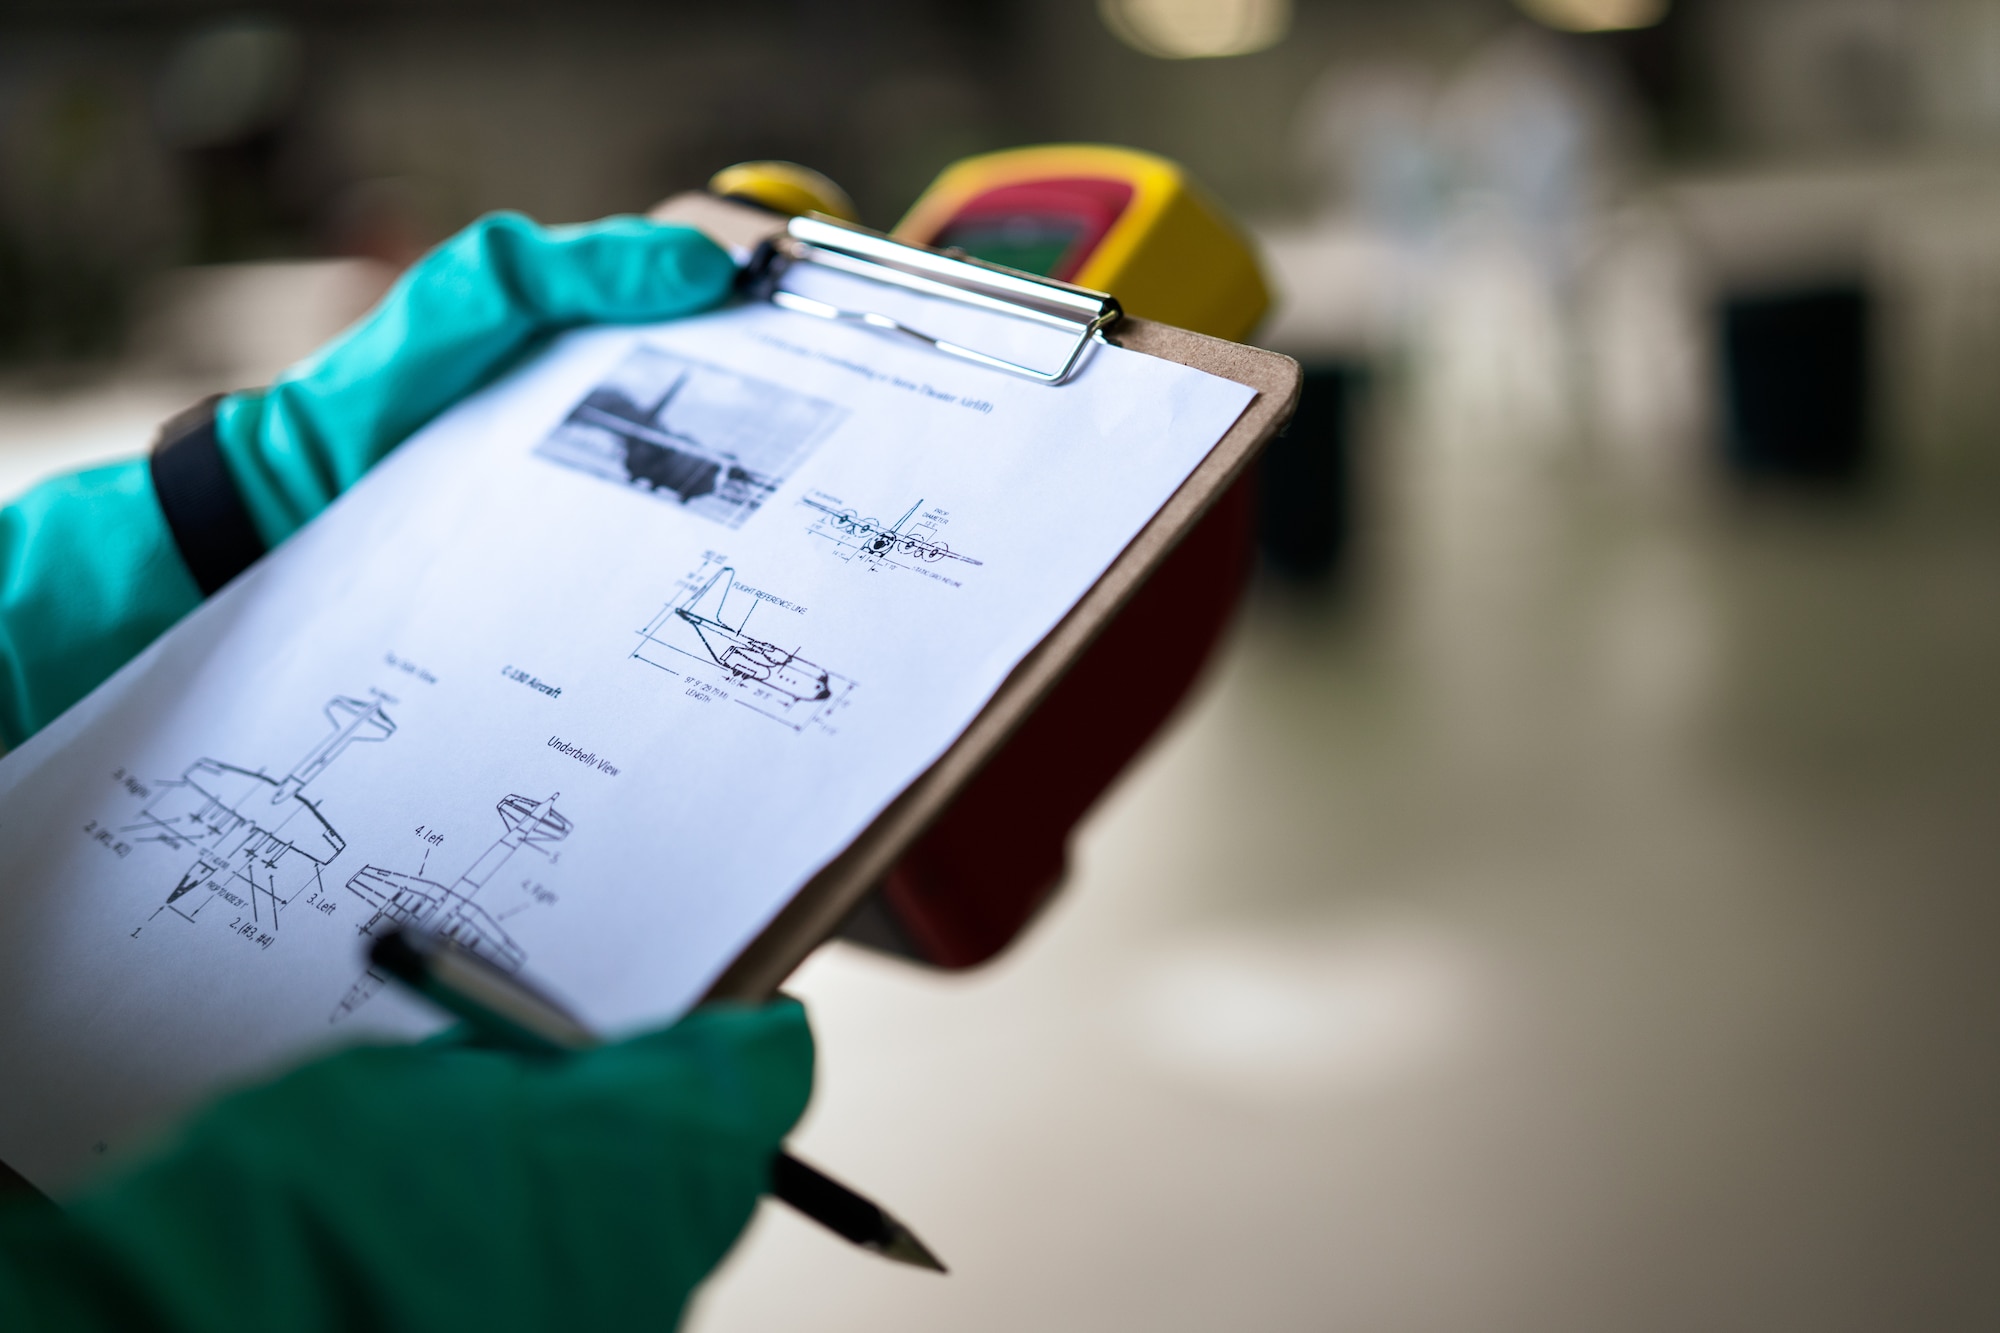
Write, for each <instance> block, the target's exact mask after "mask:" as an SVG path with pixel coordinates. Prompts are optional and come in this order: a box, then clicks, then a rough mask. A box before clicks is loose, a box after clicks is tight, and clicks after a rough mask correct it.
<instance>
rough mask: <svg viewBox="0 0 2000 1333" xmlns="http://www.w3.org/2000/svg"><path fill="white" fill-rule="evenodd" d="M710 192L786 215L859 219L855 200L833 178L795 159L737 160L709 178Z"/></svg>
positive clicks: (848, 220)
mask: <svg viewBox="0 0 2000 1333" xmlns="http://www.w3.org/2000/svg"><path fill="white" fill-rule="evenodd" d="M708 192H709V193H710V194H714V195H720V196H721V197H722V198H724V199H741V200H743V201H744V202H746V203H752V204H755V205H757V206H758V207H759V208H767V209H769V210H770V211H771V212H773V213H782V214H784V215H785V216H786V217H797V216H798V215H799V214H801V213H824V214H826V215H827V216H828V217H833V218H839V219H840V220H841V221H842V222H859V221H860V220H861V215H860V214H859V213H857V212H855V210H854V201H853V200H852V199H849V198H848V197H847V191H845V190H843V189H841V188H840V187H839V186H838V185H836V184H834V183H833V181H832V180H831V179H829V178H828V177H826V176H824V175H822V174H820V173H819V172H817V171H814V170H813V169H812V168H811V167H802V166H800V165H799V164H798V163H796V162H776V161H768V162H738V163H737V164H736V165H735V166H733V167H724V168H723V169H722V170H720V171H718V172H716V173H715V174H714V175H713V176H711V177H709V179H708Z"/></svg>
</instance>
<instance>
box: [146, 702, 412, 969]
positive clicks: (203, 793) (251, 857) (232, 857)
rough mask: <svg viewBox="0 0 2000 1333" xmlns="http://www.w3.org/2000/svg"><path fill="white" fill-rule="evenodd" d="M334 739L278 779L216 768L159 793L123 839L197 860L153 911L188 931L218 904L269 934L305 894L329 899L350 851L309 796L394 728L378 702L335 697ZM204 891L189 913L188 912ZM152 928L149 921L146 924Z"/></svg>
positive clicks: (205, 765)
mask: <svg viewBox="0 0 2000 1333" xmlns="http://www.w3.org/2000/svg"><path fill="white" fill-rule="evenodd" d="M325 712H326V719H327V721H328V722H329V723H330V724H331V725H332V728H333V729H332V731H330V732H329V733H328V734H327V735H326V736H325V737H323V738H322V739H321V740H320V741H319V742H318V743H317V744H315V745H314V746H313V748H312V749H311V750H309V751H307V752H306V755H305V757H304V758H302V759H300V760H299V762H298V763H296V764H294V765H293V766H292V768H291V770H290V771H289V772H287V773H286V774H285V775H284V776H283V777H281V778H274V777H271V776H270V775H269V774H267V773H265V772H264V771H263V770H262V769H257V770H254V771H253V770H251V769H247V768H241V767H238V766H237V765H234V764H225V763H223V762H222V761H220V760H217V759H200V760H197V761H195V762H194V763H192V764H190V765H188V767H187V769H186V770H185V771H184V772H183V773H182V774H181V776H180V777H179V778H177V779H174V780H172V781H169V782H165V783H162V784H161V790H160V792H159V794H158V795H156V796H154V797H153V798H152V800H150V801H149V802H148V803H147V804H146V806H145V808H144V809H142V810H141V811H140V812H139V822H138V823H136V824H131V825H128V826H126V828H125V829H124V830H123V831H125V832H130V833H133V834H135V835H137V836H136V837H135V839H134V841H136V842H157V843H161V844H163V845H164V846H167V847H170V848H172V849H174V850H175V851H182V850H185V849H188V848H194V849H195V859H194V861H193V862H192V863H191V864H190V865H189V866H188V868H187V869H186V870H185V871H183V872H182V874H181V877H180V880H179V882H178V883H176V884H175V885H174V887H173V889H172V890H171V891H170V892H169V893H168V894H167V899H166V902H164V903H163V904H161V906H160V907H159V908H158V909H156V910H155V911H154V913H153V916H155V917H157V916H158V915H159V914H160V912H162V911H172V912H174V913H175V914H176V915H178V916H181V917H184V918H186V919H187V920H189V921H192V920H194V919H195V917H196V915H197V914H198V913H200V912H201V910H202V909H203V908H204V907H206V906H208V904H209V903H211V902H214V901H216V900H217V899H220V900H222V901H224V902H227V903H229V904H230V905H232V906H234V907H236V908H237V909H239V911H242V912H246V913H247V914H248V916H249V919H250V921H251V922H252V923H254V924H255V925H256V926H258V927H260V928H262V929H264V930H265V931H267V932H275V931H276V930H277V928H278V915H279V909H281V908H284V907H288V906H290V905H291V903H292V902H293V901H294V900H295V899H296V898H297V897H298V895H299V894H300V893H302V892H305V891H306V890H308V889H312V888H318V889H320V890H322V891H323V890H324V888H325V886H324V884H323V883H322V882H321V879H320V872H321V871H322V870H324V869H325V868H326V867H327V866H329V865H331V864H332V863H333V861H334V859H335V858H337V857H338V856H339V855H340V854H341V853H342V852H343V851H345V850H347V841H346V839H344V838H342V837H341V836H340V834H339V832H337V831H336V830H335V829H334V827H333V825H332V824H330V823H328V822H327V820H326V817H325V815H324V814H322V813H321V811H320V807H319V805H318V803H316V802H314V801H311V800H309V799H307V797H306V795H305V789H306V787H307V786H308V785H309V784H311V783H312V782H313V781H314V780H315V779H316V778H318V777H319V776H320V775H321V774H322V773H324V772H326V770H327V769H328V768H329V767H330V766H331V765H332V764H333V762H334V761H335V760H336V759H338V758H340V756H341V755H343V754H345V753H347V751H348V749H349V748H350V747H352V746H354V745H358V744H369V743H373V742H379V741H385V740H387V739H389V737H391V736H393V735H395V733H396V724H395V722H394V721H392V720H391V719H390V717H389V715H388V714H387V713H386V712H384V711H383V708H382V701H381V700H380V699H351V698H348V697H347V696H345V695H336V696H335V697H334V698H333V699H331V700H329V701H328V702H327V705H326V709H325ZM197 890H205V891H206V896H204V897H201V898H200V899H199V900H198V901H196V902H195V904H194V905H193V906H192V907H188V906H183V905H182V904H183V903H184V902H185V900H186V899H188V898H189V896H190V895H193V894H195V893H196V891H197ZM148 919H149V920H150V919H151V918H148Z"/></svg>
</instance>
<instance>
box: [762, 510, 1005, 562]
mask: <svg viewBox="0 0 2000 1333" xmlns="http://www.w3.org/2000/svg"><path fill="white" fill-rule="evenodd" d="M832 499H833V497H832V496H827V497H826V500H832ZM799 503H801V504H803V505H805V506H806V507H807V508H808V509H816V510H818V511H819V512H820V513H821V514H824V515H825V516H826V517H825V518H824V519H822V520H821V521H822V522H823V523H825V524H826V525H827V526H829V527H830V528H832V529H833V530H834V531H836V532H838V533H840V534H841V535H842V536H844V537H846V538H849V539H851V541H850V542H847V543H843V544H846V545H851V547H852V548H853V552H854V554H856V555H863V556H872V557H874V558H875V559H876V560H877V561H880V562H883V563H893V562H891V561H889V557H890V556H892V555H905V556H909V557H911V558H913V559H915V560H919V561H921V562H923V563H924V564H927V565H934V564H936V563H937V562H938V561H940V560H958V561H962V562H964V563H965V564H968V565H983V564H985V563H986V562H985V561H983V560H974V559H973V558H972V557H971V556H969V555H960V554H959V553H958V552H957V551H954V550H952V549H951V547H950V546H949V545H947V544H946V543H945V542H944V541H942V540H940V539H939V537H938V523H937V522H932V521H930V520H929V519H926V521H924V522H922V523H918V524H916V525H914V526H912V525H911V523H910V520H911V519H913V518H915V517H916V514H917V511H918V510H919V509H921V508H923V507H924V502H923V501H922V500H918V501H917V502H916V503H915V504H913V505H911V506H910V507H909V508H908V509H906V510H905V511H903V516H902V517H901V518H899V519H897V520H896V521H895V522H894V523H890V524H884V523H883V522H882V521H881V520H880V519H876V518H862V517H861V516H860V514H859V513H857V512H856V511H855V510H853V509H846V508H836V507H835V505H834V504H828V503H826V502H825V501H823V500H819V499H815V498H814V497H813V496H812V495H807V496H805V497H803V498H802V499H801V500H800V501H799ZM836 503H837V502H836ZM940 521H941V520H940Z"/></svg>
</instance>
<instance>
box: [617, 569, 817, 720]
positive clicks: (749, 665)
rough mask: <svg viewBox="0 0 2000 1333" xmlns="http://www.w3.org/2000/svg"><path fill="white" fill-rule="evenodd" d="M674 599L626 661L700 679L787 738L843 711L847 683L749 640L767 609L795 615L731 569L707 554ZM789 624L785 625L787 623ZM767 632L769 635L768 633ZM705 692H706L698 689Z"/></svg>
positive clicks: (790, 653) (794, 655)
mask: <svg viewBox="0 0 2000 1333" xmlns="http://www.w3.org/2000/svg"><path fill="white" fill-rule="evenodd" d="M679 586H680V588H681V590H682V591H681V594H680V595H679V596H678V597H676V598H675V600H673V601H671V602H668V603H667V604H666V605H665V606H664V607H662V608H661V609H660V613H659V614H658V615H656V616H654V617H653V619H652V621H651V622H650V623H648V624H647V626H646V627H645V628H644V629H642V630H640V631H639V646H638V647H637V648H634V649H633V650H632V656H633V657H635V658H637V659H639V660H640V661H641V662H645V663H648V664H649V665H652V666H656V667H658V668H660V670H662V671H665V672H667V673H668V674H669V675H675V676H686V677H688V678H690V679H701V678H704V677H705V678H707V679H708V680H709V681H711V682H713V683H714V684H715V685H716V686H719V687H720V688H718V689H713V690H711V695H720V694H722V693H724V692H725V691H726V692H727V693H729V694H733V695H734V696H735V698H736V701H737V702H738V703H740V704H743V705H744V706H745V707H748V708H752V709H755V710H756V711H757V712H759V713H762V714H763V715H764V716H766V717H768V718H771V719H773V720H774V721H777V722H782V723H784V724H785V725H786V726H787V727H790V728H791V729H792V730H794V731H800V730H803V729H804V728H805V727H807V726H808V725H810V724H812V723H815V722H819V723H821V725H824V721H823V719H824V718H825V716H826V715H827V714H828V713H829V712H831V711H833V710H834V709H837V708H839V707H841V706H842V704H843V702H844V699H845V696H846V695H847V694H848V693H849V692H850V691H852V690H853V689H854V682H853V681H852V680H850V679H848V678H847V677H846V676H843V675H840V674H839V673H838V672H834V671H829V670H827V669H826V668H825V667H823V666H821V665H819V664H818V663H817V662H811V661H808V660H806V658H805V657H803V656H801V655H800V653H799V650H798V649H795V648H787V647H785V646H783V645H782V644H779V643H776V642H774V641H772V640H770V639H762V638H759V637H758V636H756V635H754V634H752V633H750V630H749V626H750V621H751V619H752V617H753V616H754V615H755V614H756V612H757V610H758V608H759V607H762V606H764V605H765V603H766V602H776V603H777V604H778V606H779V607H783V608H788V609H786V610H780V611H776V612H771V611H769V610H767V612H766V615H767V618H768V616H770V615H773V614H775V615H777V616H780V617H785V616H789V615H790V614H791V613H792V612H793V611H796V610H797V608H796V607H792V606H791V604H790V603H788V602H782V601H779V600H778V599H777V598H776V597H773V596H771V595H770V594H768V593H763V592H759V591H757V590H756V589H753V588H751V587H750V586H749V585H747V584H742V583H738V582H737V580H736V570H735V568H734V567H733V566H730V565H726V564H724V563H723V557H721V556H719V555H717V554H714V553H711V554H710V555H709V557H708V559H707V560H706V561H705V562H704V563H703V565H702V567H701V568H700V569H699V570H698V571H696V572H695V573H693V574H690V575H688V576H687V577H686V578H683V579H682V580H681V581H680V584H679ZM787 623H789V621H787ZM767 632H768V631H767ZM704 688H706V687H704Z"/></svg>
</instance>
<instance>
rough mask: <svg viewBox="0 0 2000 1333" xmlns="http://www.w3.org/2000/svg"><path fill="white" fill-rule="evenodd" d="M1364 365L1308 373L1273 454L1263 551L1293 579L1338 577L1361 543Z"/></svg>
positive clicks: (1262, 482)
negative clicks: (1357, 501)
mask: <svg viewBox="0 0 2000 1333" xmlns="http://www.w3.org/2000/svg"><path fill="white" fill-rule="evenodd" d="M1365 377H1366V371H1365V370H1364V369H1363V368H1362V367H1361V366H1360V365H1358V364H1349V363H1333V364H1322V365H1309V366H1307V367H1306V382H1305V389H1304V392H1303V393H1302V394H1301V396H1300V398H1299V410H1298V413H1297V415H1295V416H1294V417H1293V418H1292V424H1291V425H1290V426H1288V427H1286V428H1285V431H1284V433H1283V434H1281V435H1280V436H1279V437H1278V438H1277V439H1275V440H1273V441H1272V442H1271V445H1270V447H1269V448H1268V449H1267V450H1266V451H1265V454H1264V458H1263V462H1262V465H1261V468H1262V470H1261V473H1260V475H1259V477H1258V485H1259V501H1258V506H1259V515H1258V533H1257V540H1258V546H1259V548H1260V549H1261V550H1262V552H1263V556H1264V562H1265V565H1266V566H1267V567H1268V568H1270V569H1271V570H1273V571H1274V572H1276V573H1277V574H1279V575H1281V576H1283V577H1284V578H1286V579H1290V580H1296V581H1299V582H1319V581H1323V580H1326V579H1330V578H1332V577H1334V576H1335V575H1337V574H1338V572H1339V571H1340V568H1341V566H1342V564H1343V558H1344V557H1345V556H1346V554H1347V549H1348V545H1349V543H1350V541H1351V540H1352V536H1353V526H1354V512H1353V507H1354V482H1353V469H1354V458H1353V454H1354V434H1355V417H1356V409H1357V406H1358V403H1357V400H1358V399H1359V397H1360V396H1361V394H1362V393H1363V392H1364V391H1365V388H1366V378H1365Z"/></svg>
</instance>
